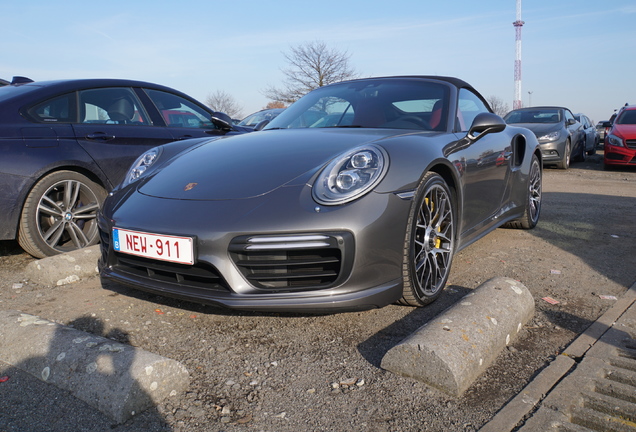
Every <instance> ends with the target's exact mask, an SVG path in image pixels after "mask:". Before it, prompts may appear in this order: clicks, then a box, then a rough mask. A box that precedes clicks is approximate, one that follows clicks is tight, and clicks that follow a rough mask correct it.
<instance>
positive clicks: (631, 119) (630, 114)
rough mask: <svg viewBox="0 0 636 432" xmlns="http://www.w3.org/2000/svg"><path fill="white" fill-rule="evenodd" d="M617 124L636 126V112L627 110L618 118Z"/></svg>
mask: <svg viewBox="0 0 636 432" xmlns="http://www.w3.org/2000/svg"><path fill="white" fill-rule="evenodd" d="M616 123H617V124H622V125H623V124H624V125H633V124H636V110H625V111H623V112H622V113H621V115H620V116H618V119H617V120H616Z"/></svg>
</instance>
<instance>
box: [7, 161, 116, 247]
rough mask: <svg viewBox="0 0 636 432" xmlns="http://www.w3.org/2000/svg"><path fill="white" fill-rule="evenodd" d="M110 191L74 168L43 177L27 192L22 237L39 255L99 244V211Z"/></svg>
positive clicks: (23, 212) (20, 228)
mask: <svg viewBox="0 0 636 432" xmlns="http://www.w3.org/2000/svg"><path fill="white" fill-rule="evenodd" d="M105 198H106V192H105V191H104V189H103V188H102V187H101V186H99V185H98V184H97V183H95V182H93V181H91V180H90V179H89V178H88V177H86V176H84V175H82V174H79V173H77V172H74V171H57V172H54V173H51V174H49V175H47V176H45V177H43V178H42V179H41V180H40V181H39V182H38V183H36V185H35V186H34V187H33V189H32V190H31V192H30V193H29V195H28V196H27V199H26V202H25V204H24V208H23V209H22V215H21V217H20V227H19V234H18V241H19V243H20V246H21V247H22V248H23V249H24V250H25V251H27V252H28V253H29V254H31V255H33V256H34V257H36V258H44V257H46V256H52V255H56V254H59V253H61V252H69V251H72V250H75V249H80V248H83V247H86V246H91V245H94V244H97V242H98V241H99V232H98V229H97V212H98V210H99V206H100V203H102V202H103V201H104V199H105Z"/></svg>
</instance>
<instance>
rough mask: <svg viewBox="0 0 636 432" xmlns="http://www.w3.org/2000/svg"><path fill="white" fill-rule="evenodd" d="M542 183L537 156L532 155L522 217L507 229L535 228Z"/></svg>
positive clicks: (510, 223) (537, 219)
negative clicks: (526, 196)
mask: <svg viewBox="0 0 636 432" xmlns="http://www.w3.org/2000/svg"><path fill="white" fill-rule="evenodd" d="M542 183H543V171H542V170H541V163H540V162H539V158H538V157H537V155H532V161H531V162H530V172H529V174H528V186H527V190H528V198H527V199H526V208H525V211H524V212H523V216H522V217H521V218H519V219H515V220H512V221H510V222H508V223H507V224H506V227H508V228H521V229H532V228H534V227H535V226H537V222H539V216H540V215H541V196H542V194H541V184H542Z"/></svg>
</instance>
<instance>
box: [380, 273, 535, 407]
mask: <svg viewBox="0 0 636 432" xmlns="http://www.w3.org/2000/svg"><path fill="white" fill-rule="evenodd" d="M533 315H534V300H533V298H532V295H531V294H530V292H529V291H528V289H527V288H526V287H525V286H524V285H523V284H521V283H520V282H518V281H516V280H514V279H509V278H494V279H491V280H489V281H488V282H486V283H484V284H482V285H480V286H479V287H477V288H476V289H475V290H473V292H471V293H470V294H468V295H466V296H465V297H464V298H462V299H461V300H460V301H458V302H457V303H456V304H455V305H453V306H452V307H450V308H449V309H447V310H446V311H444V312H443V313H442V314H441V315H440V316H438V317H436V318H435V319H433V320H431V321H430V322H428V323H427V324H425V325H424V326H422V327H421V328H420V329H418V330H417V331H416V332H415V333H413V334H412V335H411V336H409V337H408V338H406V339H404V340H403V341H402V342H400V343H399V344H398V345H396V346H395V347H393V348H391V349H390V350H389V351H388V352H387V353H386V354H385V356H384V358H383V359H382V364H381V366H382V368H383V369H386V370H388V371H391V372H394V373H396V374H399V375H403V376H408V377H412V378H415V379H417V380H419V381H423V382H425V383H426V384H428V385H430V386H432V387H435V388H438V389H440V390H442V391H444V392H446V393H448V394H450V395H451V396H456V397H458V396H461V394H462V393H463V392H464V391H465V390H466V389H467V388H468V387H469V386H470V385H471V384H472V383H473V382H474V380H475V379H476V378H477V377H478V376H479V375H480V374H481V373H483V372H484V371H485V370H486V368H488V366H490V365H491V364H492V362H493V361H494V360H495V358H496V357H497V356H498V355H499V354H500V353H501V351H502V350H503V349H505V348H506V346H507V345H508V344H510V343H511V342H512V341H513V340H514V339H515V337H516V336H517V334H518V333H519V331H520V330H521V329H522V327H523V325H524V324H526V323H527V322H528V321H529V320H530V319H531V318H532V316H533Z"/></svg>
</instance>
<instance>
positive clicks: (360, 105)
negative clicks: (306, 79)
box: [265, 79, 449, 130]
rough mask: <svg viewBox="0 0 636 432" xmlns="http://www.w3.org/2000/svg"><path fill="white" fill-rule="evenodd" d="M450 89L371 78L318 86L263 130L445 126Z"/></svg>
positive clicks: (431, 127)
mask: <svg viewBox="0 0 636 432" xmlns="http://www.w3.org/2000/svg"><path fill="white" fill-rule="evenodd" d="M448 101H449V87H448V86H447V85H445V84H442V83H438V82H428V81H423V80H404V79H401V80H400V81H397V80H391V79H384V80H380V79H373V80H359V81H349V82H343V83H340V84H334V85H329V86H325V87H320V88H318V89H316V90H314V91H312V92H311V93H308V94H307V95H305V96H303V97H302V98H301V99H299V100H298V101H297V102H296V103H294V104H293V105H292V106H290V107H289V108H287V109H286V110H285V111H284V112H283V113H281V114H280V115H279V116H278V117H276V118H275V119H274V120H272V122H271V123H269V124H268V125H267V126H266V127H265V129H298V128H333V127H349V128H395V129H417V130H446V124H447V117H448V105H449V104H448Z"/></svg>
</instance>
